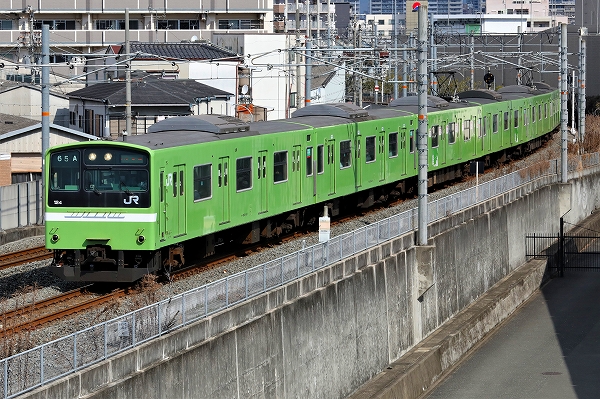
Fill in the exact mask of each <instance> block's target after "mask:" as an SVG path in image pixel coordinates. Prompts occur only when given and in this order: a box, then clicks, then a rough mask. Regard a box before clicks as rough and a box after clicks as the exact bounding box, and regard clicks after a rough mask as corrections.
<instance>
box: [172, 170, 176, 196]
mask: <svg viewBox="0 0 600 399" xmlns="http://www.w3.org/2000/svg"><path fill="white" fill-rule="evenodd" d="M173 197H177V172H174V173H173Z"/></svg>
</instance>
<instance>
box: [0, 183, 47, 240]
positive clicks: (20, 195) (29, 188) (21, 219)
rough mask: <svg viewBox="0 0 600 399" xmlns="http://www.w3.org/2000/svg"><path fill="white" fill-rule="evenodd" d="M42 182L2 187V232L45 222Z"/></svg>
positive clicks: (0, 205)
mask: <svg viewBox="0 0 600 399" xmlns="http://www.w3.org/2000/svg"><path fill="white" fill-rule="evenodd" d="M42 197H43V196H42V181H41V180H36V181H29V182H25V183H17V184H11V185H10V186H0V231H2V230H8V229H14V228H17V227H23V226H28V225H32V224H41V223H42V222H43V220H44V219H43V210H44V206H43V203H42Z"/></svg>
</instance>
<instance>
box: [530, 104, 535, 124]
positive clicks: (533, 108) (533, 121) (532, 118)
mask: <svg viewBox="0 0 600 399" xmlns="http://www.w3.org/2000/svg"><path fill="white" fill-rule="evenodd" d="M531 123H535V105H534V106H533V107H531Z"/></svg>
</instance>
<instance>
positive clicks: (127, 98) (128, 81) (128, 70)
mask: <svg viewBox="0 0 600 399" xmlns="http://www.w3.org/2000/svg"><path fill="white" fill-rule="evenodd" d="M125 52H126V53H127V55H126V57H129V53H131V48H130V45H129V8H126V9H125ZM128 134H131V60H130V59H128V60H127V62H126V63H125V133H124V134H123V141H127V135H128Z"/></svg>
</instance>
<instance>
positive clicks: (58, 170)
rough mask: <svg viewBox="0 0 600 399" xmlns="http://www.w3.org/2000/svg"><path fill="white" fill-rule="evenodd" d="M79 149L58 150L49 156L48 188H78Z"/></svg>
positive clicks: (65, 189)
mask: <svg viewBox="0 0 600 399" xmlns="http://www.w3.org/2000/svg"><path fill="white" fill-rule="evenodd" d="M79 158H80V153H79V151H76V150H75V151H60V152H56V153H54V154H52V156H51V157H50V176H51V181H50V189H51V190H52V191H78V190H79V184H80V182H79V161H80V160H79Z"/></svg>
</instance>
